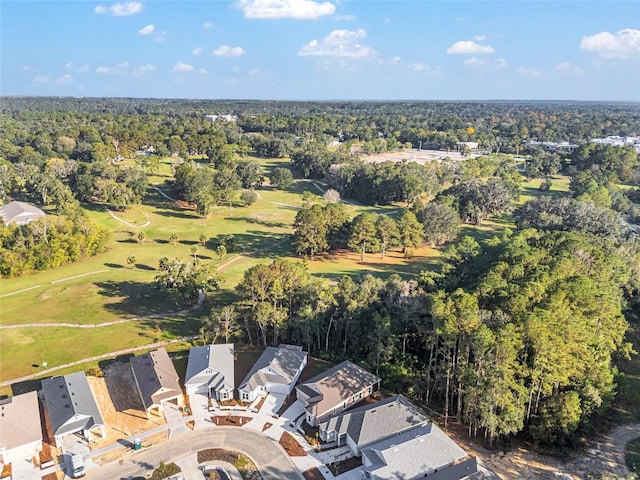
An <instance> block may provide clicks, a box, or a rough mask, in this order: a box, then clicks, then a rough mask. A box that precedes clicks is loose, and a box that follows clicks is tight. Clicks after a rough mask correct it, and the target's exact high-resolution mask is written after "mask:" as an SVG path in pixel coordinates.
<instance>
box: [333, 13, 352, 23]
mask: <svg viewBox="0 0 640 480" xmlns="http://www.w3.org/2000/svg"><path fill="white" fill-rule="evenodd" d="M333 18H334V19H335V20H344V21H347V22H353V21H355V19H356V16H355V15H336V16H335V17H333Z"/></svg>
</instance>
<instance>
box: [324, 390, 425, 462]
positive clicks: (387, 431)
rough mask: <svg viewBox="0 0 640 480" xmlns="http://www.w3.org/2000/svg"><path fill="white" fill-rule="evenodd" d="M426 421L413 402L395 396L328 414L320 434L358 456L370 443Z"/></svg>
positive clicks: (327, 440)
mask: <svg viewBox="0 0 640 480" xmlns="http://www.w3.org/2000/svg"><path fill="white" fill-rule="evenodd" d="M427 423H429V419H428V418H427V417H426V416H424V415H423V414H422V413H421V412H420V411H419V410H418V409H417V408H416V406H415V405H413V404H412V403H411V402H409V401H408V400H407V399H406V398H404V397H403V396H402V395H398V396H395V397H391V398H387V399H386V400H381V401H379V402H375V403H371V404H369V405H365V406H363V407H360V408H355V409H353V410H348V411H347V412H345V413H342V414H340V415H336V416H335V417H331V418H330V419H329V420H327V421H326V422H324V423H321V424H320V428H319V433H320V438H321V439H322V440H323V441H325V442H338V445H348V446H349V448H350V449H351V451H352V452H353V454H354V455H356V456H359V455H360V454H361V450H362V449H363V448H365V447H367V446H369V445H371V444H373V443H376V442H379V441H381V440H384V439H386V438H389V437H392V436H397V435H400V434H402V433H403V432H406V431H408V430H411V429H412V428H415V427H417V426H420V425H426V424H427Z"/></svg>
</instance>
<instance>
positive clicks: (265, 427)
mask: <svg viewBox="0 0 640 480" xmlns="http://www.w3.org/2000/svg"><path fill="white" fill-rule="evenodd" d="M272 426H273V423H269V422H267V423H265V424H264V425H263V426H262V431H263V432H264V431H265V430H267V429H268V428H271V427H272Z"/></svg>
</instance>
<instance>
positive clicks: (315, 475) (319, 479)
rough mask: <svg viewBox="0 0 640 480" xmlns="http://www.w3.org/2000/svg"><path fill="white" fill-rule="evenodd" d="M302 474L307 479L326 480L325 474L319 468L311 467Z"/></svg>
mask: <svg viewBox="0 0 640 480" xmlns="http://www.w3.org/2000/svg"><path fill="white" fill-rule="evenodd" d="M302 476H303V477H304V478H305V480H324V475H322V473H320V470H318V469H317V468H310V469H309V470H306V471H304V472H302Z"/></svg>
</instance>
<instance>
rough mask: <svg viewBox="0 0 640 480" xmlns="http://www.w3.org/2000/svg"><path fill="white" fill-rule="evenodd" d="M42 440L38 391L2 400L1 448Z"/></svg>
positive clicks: (0, 414) (0, 401) (0, 407)
mask: <svg viewBox="0 0 640 480" xmlns="http://www.w3.org/2000/svg"><path fill="white" fill-rule="evenodd" d="M38 440H40V441H42V427H41V426H40V405H39V404H38V393H37V392H29V393H24V394H22V395H16V396H14V397H11V398H5V399H4V400H0V448H4V449H6V450H10V449H12V448H16V447H20V446H22V445H27V444H29V443H32V442H36V441H38Z"/></svg>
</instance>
